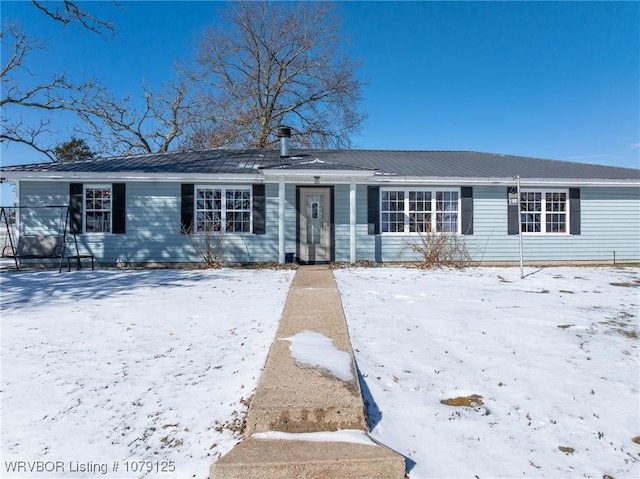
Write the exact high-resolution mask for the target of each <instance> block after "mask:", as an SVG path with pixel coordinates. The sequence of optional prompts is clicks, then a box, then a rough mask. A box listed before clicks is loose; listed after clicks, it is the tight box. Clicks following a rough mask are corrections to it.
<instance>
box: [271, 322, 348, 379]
mask: <svg viewBox="0 0 640 479" xmlns="http://www.w3.org/2000/svg"><path fill="white" fill-rule="evenodd" d="M280 339H282V340H283V341H290V342H291V345H290V346H289V350H290V351H291V355H292V356H293V359H294V360H295V362H297V363H298V364H301V365H304V366H310V367H314V368H315V367H317V368H320V369H323V370H325V371H327V372H329V373H330V374H332V375H333V376H335V377H337V378H338V379H340V380H342V381H346V382H348V381H353V380H354V379H355V378H354V375H353V370H352V367H351V355H350V354H349V353H348V352H346V351H341V350H339V349H338V348H336V347H335V346H334V345H333V340H332V339H331V338H328V337H326V336H325V335H324V334H320V333H318V332H316V331H302V332H300V333H298V334H296V335H295V336H291V337H290V338H280Z"/></svg>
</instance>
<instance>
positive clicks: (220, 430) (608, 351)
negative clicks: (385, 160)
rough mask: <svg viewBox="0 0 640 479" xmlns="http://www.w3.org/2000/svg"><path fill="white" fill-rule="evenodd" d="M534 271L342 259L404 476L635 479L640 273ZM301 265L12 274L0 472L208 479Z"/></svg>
mask: <svg viewBox="0 0 640 479" xmlns="http://www.w3.org/2000/svg"><path fill="white" fill-rule="evenodd" d="M526 272H527V274H528V276H527V277H526V278H525V279H522V280H521V279H520V278H519V270H517V269H510V268H504V269H501V268H478V269H467V270H463V271H450V270H443V271H421V270H416V269H403V268H373V269H365V268H350V269H340V270H336V271H335V275H336V278H337V280H338V284H339V287H340V291H341V294H342V300H343V304H344V307H345V312H346V315H347V318H348V322H349V328H350V333H351V340H352V343H353V347H354V349H355V350H356V361H357V363H358V366H359V369H360V373H361V374H362V376H363V378H364V381H365V383H364V384H365V385H364V387H363V390H364V393H365V396H366V397H367V399H368V402H369V403H370V404H369V406H370V407H369V412H370V416H371V422H372V425H373V432H372V436H373V437H374V438H375V439H376V440H379V441H381V442H383V443H385V444H387V445H389V446H390V447H392V448H394V449H396V450H397V451H398V452H400V453H402V454H404V455H405V456H406V457H407V458H408V459H409V465H410V468H411V470H410V475H411V478H412V479H419V478H458V477H466V478H473V477H474V476H477V477H479V478H482V479H485V478H488V477H535V478H537V477H546V478H556V477H575V478H578V477H592V478H597V479H601V478H603V477H604V478H606V477H607V476H606V475H608V476H609V477H614V478H616V479H622V478H636V477H639V476H640V445H638V444H634V443H633V442H632V438H634V437H637V436H640V411H639V409H640V406H639V399H640V398H639V392H638V390H639V384H638V383H639V372H640V371H639V350H638V345H639V341H638V334H639V332H640V331H639V316H640V311H639V307H640V306H639V303H640V298H639V292H640V270H638V269H632V268H546V269H542V270H534V269H528V270H527V271H526ZM292 278H293V272H292V271H265V270H231V269H224V270H219V271H177V270H168V271H167V270H156V271H113V270H96V271H95V272H92V271H80V272H72V273H63V274H61V275H59V274H58V273H57V272H53V271H36V272H33V271H31V272H25V273H19V274H15V273H2V274H0V287H1V288H2V291H1V315H2V318H1V322H2V329H1V332H2V338H1V353H2V358H1V359H2V378H1V379H2V382H1V384H2V388H1V390H0V399H1V407H2V416H1V417H2V425H1V430H2V445H1V449H0V452H1V455H2V458H1V462H2V464H1V468H2V469H0V476H1V477H3V478H5V477H7V478H21V479H24V478H31V477H33V478H36V479H38V478H45V477H46V478H61V477H65V478H71V477H73V478H82V477H87V478H92V477H114V478H125V479H134V478H136V479H137V478H142V477H144V478H167V479H169V478H181V479H184V478H197V479H204V478H206V477H207V475H208V467H209V465H210V464H211V462H213V461H214V460H215V458H216V457H217V456H218V455H219V454H224V453H226V452H227V451H228V450H230V449H231V447H233V445H234V444H235V442H237V440H238V434H237V431H238V430H239V429H240V426H241V422H242V420H243V417H244V413H245V411H246V407H245V403H246V399H247V398H249V397H250V396H251V394H252V393H253V391H254V389H255V386H256V384H257V380H258V378H259V375H260V371H261V368H262V367H263V365H264V361H265V360H266V355H267V352H268V349H269V346H270V344H271V342H272V341H273V339H274V336H275V331H276V327H277V323H278V319H279V318H280V315H281V312H282V307H283V304H284V300H285V298H286V293H287V290H288V287H289V284H290V282H291V279H292ZM303 339H309V338H303ZM311 339H313V338H311ZM292 344H293V343H292ZM472 395H477V396H480V398H477V397H475V398H474V399H473V401H474V402H473V404H474V405H475V406H473V407H454V406H448V405H444V404H441V402H440V401H441V400H447V399H454V398H457V397H469V396H472ZM480 403H482V404H480ZM344 434H347V435H349V434H353V433H351V432H345V433H344ZM559 447H562V448H563V449H564V451H566V452H563V451H562V450H560V449H559ZM568 448H571V449H572V450H573V452H571V449H568ZM9 461H12V462H9ZM17 461H24V463H20V462H17ZM38 461H39V462H38ZM10 465H13V468H14V471H13V472H11V471H10V470H9V468H8V466H10ZM58 466H60V467H58ZM17 467H24V468H28V467H35V468H37V467H42V468H44V467H49V468H51V470H49V471H45V472H42V473H33V472H24V471H25V470H24V468H23V469H21V471H22V472H16V471H15V469H16V468H17ZM55 467H58V468H57V470H54V468H55ZM103 471H105V472H104V473H103Z"/></svg>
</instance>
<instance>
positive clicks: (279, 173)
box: [263, 170, 373, 184]
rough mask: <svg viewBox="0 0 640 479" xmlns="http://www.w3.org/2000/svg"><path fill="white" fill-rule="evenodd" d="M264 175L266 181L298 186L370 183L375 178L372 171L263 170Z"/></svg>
mask: <svg viewBox="0 0 640 479" xmlns="http://www.w3.org/2000/svg"><path fill="white" fill-rule="evenodd" d="M263 173H264V177H265V180H266V181H272V182H275V181H280V180H283V181H284V182H286V183H297V184H317V183H322V184H343V183H344V184H349V183H351V182H352V181H357V182H359V183H368V182H370V181H371V180H372V178H373V172H372V171H361V170H355V171H354V170H263Z"/></svg>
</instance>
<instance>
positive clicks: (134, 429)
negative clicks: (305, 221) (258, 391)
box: [0, 270, 294, 479]
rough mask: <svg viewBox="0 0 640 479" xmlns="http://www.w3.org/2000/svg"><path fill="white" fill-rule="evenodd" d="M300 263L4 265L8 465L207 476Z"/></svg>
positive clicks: (84, 472)
mask: <svg viewBox="0 0 640 479" xmlns="http://www.w3.org/2000/svg"><path fill="white" fill-rule="evenodd" d="M293 275H294V272H293V271H263V270H259V271H248V270H219V271H178V270H162V271H110V270H101V271H98V270H96V271H95V272H92V271H80V272H73V273H63V274H58V273H57V271H56V272H53V271H38V272H32V271H31V272H24V273H18V274H15V273H2V274H0V281H1V283H0V285H1V287H2V309H1V313H2V319H1V321H2V343H1V346H2V390H1V392H0V397H1V399H2V402H1V406H2V448H1V456H2V464H1V467H2V469H0V477H3V478H7V477H11V478H14V477H15V478H22V479H24V478H42V479H45V478H50V477H51V478H58V477H73V478H82V477H88V478H90V477H110V478H111V477H118V478H120V477H121V478H127V479H129V478H131V479H133V478H139V477H157V478H166V479H169V478H180V479H187V478H191V477H194V478H206V477H207V476H208V469H209V465H210V464H211V463H212V462H213V461H214V459H215V458H216V457H217V456H218V454H221V453H222V454H224V453H226V452H227V451H229V450H230V449H231V448H232V447H233V446H234V445H235V443H236V442H237V437H236V436H237V434H235V433H234V430H237V429H238V428H239V426H240V423H241V422H242V420H243V418H244V413H245V409H246V408H245V404H244V403H243V401H244V400H246V399H248V398H249V397H250V396H251V395H252V393H253V391H254V389H255V387H256V385H257V381H258V379H259V377H260V371H261V369H262V367H263V366H264V363H265V361H266V357H267V353H268V351H269V347H270V346H271V343H272V341H273V339H274V336H275V331H276V328H277V325H278V320H279V319H280V316H281V314H282V308H283V305H284V301H285V298H286V293H287V291H288V289H289V285H290V282H291V280H292V279H293ZM9 461H13V463H11V464H9ZM17 461H29V463H27V464H23V463H19V462H17ZM37 461H41V462H37ZM58 466H61V467H58ZM19 467H20V468H21V472H17V471H16V470H17V469H18V468H19ZM38 467H40V468H42V469H44V470H43V471H40V472H38V470H37V468H38ZM25 468H26V469H25ZM30 468H33V471H30V470H29V469H30ZM45 468H46V469H45ZM11 469H13V472H11Z"/></svg>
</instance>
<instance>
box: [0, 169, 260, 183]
mask: <svg viewBox="0 0 640 479" xmlns="http://www.w3.org/2000/svg"><path fill="white" fill-rule="evenodd" d="M0 177H1V178H2V179H3V180H8V181H15V180H30V181H49V180H68V181H83V180H89V181H91V180H111V181H113V180H118V181H131V182H133V181H188V182H200V181H224V182H237V183H241V182H242V183H247V182H251V183H262V182H264V176H263V175H261V174H260V173H249V174H237V173H217V174H211V173H138V172H112V173H107V172H104V173H103V172H100V173H87V172H75V171H0Z"/></svg>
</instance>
